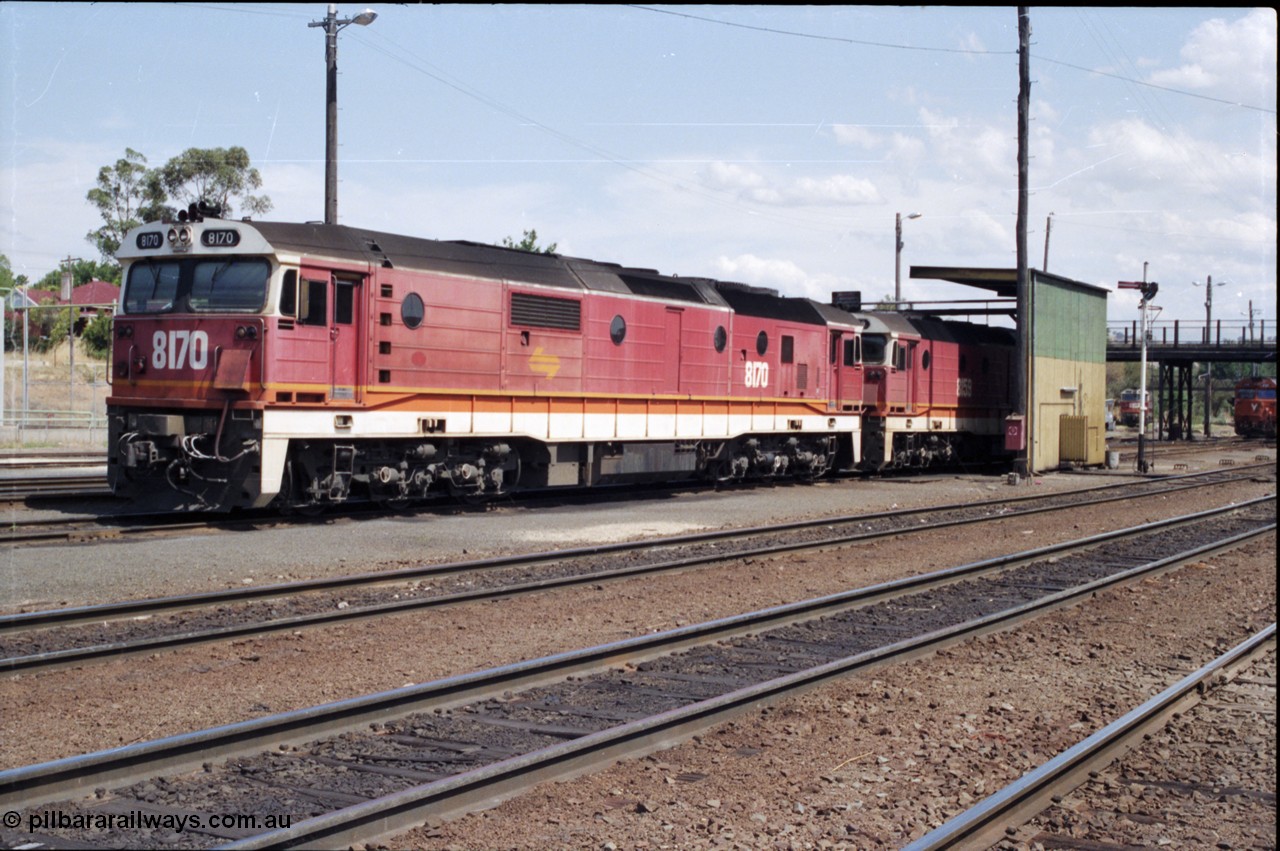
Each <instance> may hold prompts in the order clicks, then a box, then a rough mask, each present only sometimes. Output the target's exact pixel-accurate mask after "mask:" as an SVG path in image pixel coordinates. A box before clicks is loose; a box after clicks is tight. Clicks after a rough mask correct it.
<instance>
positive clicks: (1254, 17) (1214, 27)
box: [1151, 9, 1276, 107]
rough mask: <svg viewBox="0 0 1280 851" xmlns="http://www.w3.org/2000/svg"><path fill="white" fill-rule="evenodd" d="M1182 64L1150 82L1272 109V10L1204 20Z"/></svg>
mask: <svg viewBox="0 0 1280 851" xmlns="http://www.w3.org/2000/svg"><path fill="white" fill-rule="evenodd" d="M1181 55H1182V58H1183V59H1185V60H1186V64H1184V65H1182V66H1181V67H1178V68H1173V69H1170V70H1167V71H1159V72H1156V73H1155V74H1152V75H1151V82H1153V83H1155V84H1157V85H1162V86H1170V87H1174V88H1183V89H1191V90H1194V91H1199V92H1206V93H1207V92H1212V93H1214V94H1217V95H1218V96H1220V97H1225V98H1232V99H1237V98H1238V99H1240V100H1241V101H1245V102H1249V101H1252V100H1254V99H1255V98H1261V99H1262V102H1261V103H1254V104H1253V105H1254V106H1263V107H1265V106H1273V105H1274V103H1275V97H1276V74H1275V69H1276V11H1275V9H1254V10H1253V11H1251V12H1250V13H1249V14H1248V15H1246V16H1244V17H1243V18H1241V19H1240V20H1238V21H1234V22H1228V21H1226V20H1223V19H1222V18H1213V19H1212V20H1208V21H1205V22H1204V23H1203V24H1201V25H1200V26H1198V27H1196V29H1195V30H1194V31H1193V32H1192V33H1191V36H1190V37H1189V38H1188V40H1187V43H1186V44H1185V45H1184V46H1183V48H1182V51H1181Z"/></svg>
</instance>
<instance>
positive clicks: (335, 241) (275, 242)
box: [252, 222, 725, 306]
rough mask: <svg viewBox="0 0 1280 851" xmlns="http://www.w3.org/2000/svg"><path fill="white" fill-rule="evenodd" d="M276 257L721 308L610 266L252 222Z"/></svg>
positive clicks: (698, 284) (699, 295) (693, 287)
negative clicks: (291, 256) (295, 256)
mask: <svg viewBox="0 0 1280 851" xmlns="http://www.w3.org/2000/svg"><path fill="white" fill-rule="evenodd" d="M252 227H254V228H256V229H257V230H258V232H259V233H261V234H262V236H263V237H264V238H265V239H266V240H267V241H268V242H269V243H270V244H271V246H272V247H273V248H275V249H276V250H277V251H284V252H290V253H297V254H299V255H301V256H303V257H325V258H331V259H337V260H347V261H354V262H360V263H370V264H372V265H375V266H383V267H386V268H403V269H417V270H420V271H432V272H446V273H451V274H457V275H468V276H472V277H477V278H489V279H493V280H507V281H519V282H522V283H529V284H539V285H542V286H550V287H563V288H565V289H571V290H602V291H606V292H616V293H632V294H635V295H642V296H649V297H653V298H665V299H672V300H676V301H688V302H695V303H698V304H711V305H718V306H725V301H724V299H722V298H720V296H719V294H718V293H717V292H716V290H715V288H714V287H713V286H711V285H710V284H709V282H707V281H705V280H702V279H696V278H681V277H678V276H675V275H663V274H660V273H658V272H657V271H654V270H652V269H633V268H628V267H624V266H620V265H618V264H614V263H601V262H598V261H595V260H588V259H585V258H576V257H565V256H563V255H559V254H542V253H537V252H531V251H521V250H519V249H514V248H504V247H501V246H496V245H485V244H483V243H478V242H465V241H445V240H436V239H424V238H421V237H413V236H402V235H399V234H392V233H384V232H381V231H371V230H364V229H362V228H353V227H348V226H346V225H324V224H314V223H313V224H296V223H291V222H253V223H252Z"/></svg>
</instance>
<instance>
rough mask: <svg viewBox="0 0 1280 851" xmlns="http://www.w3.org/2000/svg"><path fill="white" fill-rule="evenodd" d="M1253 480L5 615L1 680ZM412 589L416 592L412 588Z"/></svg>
mask: <svg viewBox="0 0 1280 851" xmlns="http://www.w3.org/2000/svg"><path fill="white" fill-rule="evenodd" d="M1251 475H1252V474H1251V472H1250V471H1248V470H1239V471H1236V470H1231V471H1214V472H1211V473H1202V474H1193V475H1189V476H1185V477H1177V478H1171V479H1164V480H1156V481H1144V482H1138V483H1128V484H1121V485H1110V486H1104V487H1101V488H1093V489H1087V490H1084V491H1075V492H1072V493H1067V494H1058V495H1053V496H1048V497H1043V496H1036V497H1017V498H1013V499H1007V500H993V501H989V502H986V503H980V504H977V505H973V504H967V505H952V506H941V507H931V508H927V509H913V510H904V511H892V512H884V513H879V514H867V515H855V516H852V517H844V518H824V519H822V520H819V521H805V522H800V523H791V524H784V525H775V526H769V527H764V528H755V529H738V530H731V531H727V532H715V533H700V534H696V535H686V536H680V537H675V538H664V539H658V540H650V541H644V542H633V543H624V544H614V545H607V546H596V547H587V548H581V549H575V550H560V551H553V552H545V553H533V554H526V555H519V556H511V557H503V558H495V559H485V560H481V561H467V562H454V563H446V564H438V565H429V566H423V567H416V568H409V569H401V570H396V571H387V572H378V573H366V574H358V575H354V576H343V577H332V578H326V579H321V580H310V581H303V582H293V583H284V584H279V585H274V586H266V587H261V588H243V587H242V588H236V589H230V590H226V591H218V592H205V593H201V594H193V595H185V596H178V597H166V598H156V599H144V600H135V601H127V602H120V603H110V604H101V605H95V606H83V607H74V608H63V609H51V610H44V611H37V612H28V613H19V614H10V615H4V616H0V654H3V656H2V657H0V671H3V672H8V673H20V672H29V671H34V670H40V669H48V668H51V667H57V666H66V665H75V664H85V663H88V662H92V661H94V660H100V659H106V658H113V657H119V656H123V655H128V654H133V653H152V652H156V651H158V650H162V649H169V648H174V647H179V646H185V645H191V644H197V643H204V642H211V641H226V640H230V639H236V638H243V637H247V636H251V635H259V634H264V633H268V632H274V631H280V630H297V629H300V628H303V627H313V626H321V625H327V624H333V623H338V622H343V621H352V620H357V619H360V618H368V617H376V616H384V615H390V614H398V613H402V612H406V611H410V610H416V609H425V608H435V607H441V606H446V605H454V604H459V603H466V602H475V601H478V600H487V599H497V598H500V597H510V596H515V595H518V594H527V593H535V592H542V591H548V590H553V589H556V588H563V587H569V586H572V585H580V584H588V583H599V582H603V581H607V580H611V579H622V578H631V577H636V576H641V575H646V574H658V573H661V572H665V571H671V570H680V569H688V568H692V567H696V566H704V565H709V564H715V563H722V562H724V561H726V560H735V559H743V558H752V557H762V556H768V555H774V554H777V553H780V552H792V551H797V550H803V549H816V548H823V547H832V546H841V545H848V544H852V543H857V542H862V541H867V540H871V539H874V538H879V537H887V536H893V535H901V534H916V533H921V532H927V531H932V530H936V529H939V528H946V527H949V526H956V525H961V524H970V523H982V522H991V521H996V520H1004V519H1008V518H1010V517H1013V516H1022V515H1027V514H1034V513H1038V512H1047V511H1062V510H1073V509H1077V508H1079V507H1081V506H1083V505H1088V504H1097V503H1099V502H1108V501H1122V500H1131V499H1135V498H1142V497H1154V496H1160V495H1164V494H1168V493H1170V492H1173V491H1174V490H1181V489H1187V488H1197V487H1206V486H1209V485H1219V486H1230V485H1231V484H1232V483H1234V482H1237V481H1240V480H1241V479H1242V478H1248V477H1250V476H1251ZM406 583H411V584H410V585H409V587H408V588H406V587H405V584H406Z"/></svg>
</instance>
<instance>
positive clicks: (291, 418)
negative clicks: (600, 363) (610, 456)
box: [262, 408, 861, 442]
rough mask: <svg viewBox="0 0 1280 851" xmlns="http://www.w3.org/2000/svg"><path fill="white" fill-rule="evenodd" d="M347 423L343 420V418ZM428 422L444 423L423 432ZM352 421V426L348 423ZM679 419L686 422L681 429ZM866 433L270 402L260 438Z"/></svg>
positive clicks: (817, 426) (817, 417) (781, 417)
mask: <svg viewBox="0 0 1280 851" xmlns="http://www.w3.org/2000/svg"><path fill="white" fill-rule="evenodd" d="M340 419H341V420H342V423H343V425H341V426H340V425H339V424H338V423H339V420H340ZM422 420H434V421H435V422H438V423H443V424H444V428H443V429H442V430H441V431H438V432H432V433H430V434H425V433H423V431H422V428H421V421H422ZM348 423H349V425H348ZM677 424H678V425H679V426H680V427H679V428H677V427H676V426H677ZM859 431H861V418H860V417H859V416H858V415H856V414H832V415H827V414H804V415H801V416H798V417H797V416H788V415H786V414H766V413H760V414H755V415H751V414H732V415H726V414H722V413H721V414H706V415H698V414H679V415H675V414H641V413H636V414H630V413H620V414H609V413H585V414H584V413H574V412H572V411H561V412H548V413H538V412H524V413H519V414H514V415H508V414H493V413H486V414H473V413H470V412H466V411H431V410H425V409H424V410H415V411H361V410H359V409H351V408H346V409H338V408H328V409H324V410H317V409H311V410H306V409H288V408H267V409H266V410H264V411H263V420H262V436H263V437H264V438H265V439H268V440H270V439H274V438H298V439H321V438H339V439H341V438H346V437H353V438H354V437H359V438H385V439H400V438H412V439H421V440H431V439H433V438H434V439H437V440H443V439H446V438H467V437H485V438H489V437H498V436H507V437H517V438H520V437H523V438H529V439H531V440H538V441H542V442H555V441H558V440H575V441H577V440H592V441H617V440H728V439H731V438H734V437H738V436H741V435H743V434H748V433H751V434H828V433H838V432H848V433H857V432H859Z"/></svg>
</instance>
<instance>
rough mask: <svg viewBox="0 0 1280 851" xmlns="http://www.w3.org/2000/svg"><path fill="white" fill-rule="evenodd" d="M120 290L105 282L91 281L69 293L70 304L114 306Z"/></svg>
mask: <svg viewBox="0 0 1280 851" xmlns="http://www.w3.org/2000/svg"><path fill="white" fill-rule="evenodd" d="M119 298H120V288H119V287H118V286H116V285H115V284H112V283H108V282H107V281H99V280H96V279H95V280H92V281H89V282H88V283H85V284H81V285H80V286H78V287H76V288H75V289H73V290H72V291H71V303H72V304H115V303H116V301H117V300H118V299H119Z"/></svg>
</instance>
